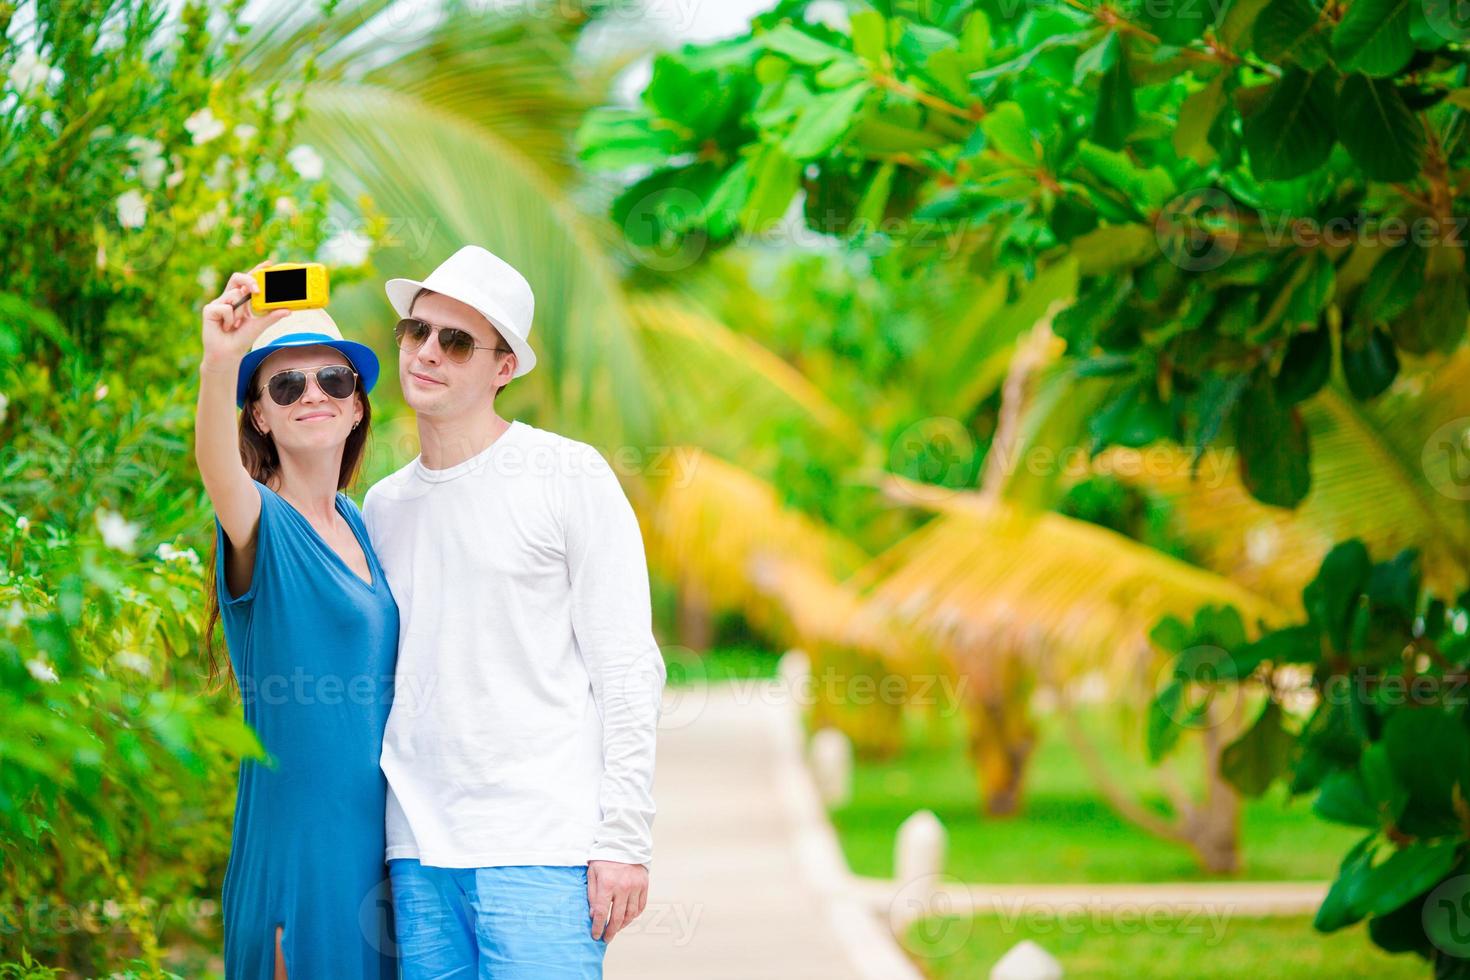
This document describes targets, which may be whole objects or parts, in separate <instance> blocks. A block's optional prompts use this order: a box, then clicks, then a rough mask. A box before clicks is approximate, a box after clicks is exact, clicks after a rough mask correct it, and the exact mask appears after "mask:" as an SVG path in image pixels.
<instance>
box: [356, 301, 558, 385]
mask: <svg viewBox="0 0 1470 980" xmlns="http://www.w3.org/2000/svg"><path fill="white" fill-rule="evenodd" d="M383 289H384V291H386V292H387V294H388V302H390V303H392V304H393V309H394V310H396V311H397V313H398V315H399V316H411V315H412V314H410V313H409V310H410V309H411V308H412V306H413V298H414V297H415V296H416V295H418V291H419V290H420V289H428V290H429V291H430V292H435V293H439V294H440V295H443V296H448V297H449V298H450V299H454V300H459V302H461V303H463V304H464V305H466V306H469V307H473V308H474V309H476V310H479V311H480V313H481V315H483V316H484V317H485V319H487V320H489V321H490V325H491V326H492V327H494V328H495V329H496V331H497V332H498V333H499V334H500V336H502V337H504V338H505V342H506V343H507V344H509V345H510V349H511V350H513V351H515V354H516V373H515V374H513V375H511V377H512V378H519V377H520V376H521V375H523V374H525V373H526V372H527V371H529V370H531V368H533V367H535V366H536V352H535V351H533V350H532V349H531V345H530V344H528V343H526V341H524V340H522V339H521V338H520V337H518V336H517V335H516V334H515V332H514V331H513V330H510V329H508V328H507V327H505V326H504V323H505V322H506V321H507V320H508V319H509V318H508V317H506V316H504V315H503V314H502V313H501V312H500V311H499V310H497V309H494V308H493V307H492V308H490V309H486V308H485V307H484V306H483V305H481V304H480V303H479V302H474V301H471V300H469V299H466V298H465V297H463V296H456V295H455V294H454V291H453V290H449V289H436V288H434V287H433V286H427V287H426V286H425V285H424V284H423V282H422V281H420V280H418V279H389V280H388V281H387V282H386V283H384V284H383Z"/></svg>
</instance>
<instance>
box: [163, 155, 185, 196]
mask: <svg viewBox="0 0 1470 980" xmlns="http://www.w3.org/2000/svg"><path fill="white" fill-rule="evenodd" d="M168 162H169V166H170V167H172V168H173V169H171V170H169V172H168V176H167V177H165V178H163V186H164V187H168V188H174V187H178V186H179V185H180V184H182V183H183V182H184V161H183V159H182V158H181V157H180V156H179V155H178V154H177V153H173V154H170V155H169V158H168Z"/></svg>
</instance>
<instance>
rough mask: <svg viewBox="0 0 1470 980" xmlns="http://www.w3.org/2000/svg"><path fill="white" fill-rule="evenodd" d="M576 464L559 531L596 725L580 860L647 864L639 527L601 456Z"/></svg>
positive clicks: (646, 628)
mask: <svg viewBox="0 0 1470 980" xmlns="http://www.w3.org/2000/svg"><path fill="white" fill-rule="evenodd" d="M580 461H583V462H585V465H584V466H580V467H578V468H577V471H576V472H572V473H568V474H567V475H566V479H565V480H564V481H563V483H564V486H565V493H564V498H563V520H564V524H563V527H564V532H565V535H566V556H567V572H568V575H569V578H570V584H571V614H572V632H573V634H574V635H575V637H576V640H577V647H578V649H579V650H580V651H581V654H582V658H583V661H584V662H585V664H586V665H587V672H588V674H589V675H590V677H591V681H592V696H593V699H594V701H595V702H596V704H597V707H598V711H599V713H600V714H601V716H602V745H603V772H602V783H601V786H600V787H599V790H598V799H599V801H600V803H601V807H602V821H601V823H600V825H599V827H598V830H597V833H596V835H595V837H594V839H593V842H592V851H591V854H590V856H589V860H593V861H620V862H623V863H625V864H647V863H648V862H649V861H650V860H652V857H653V816H654V802H653V763H654V747H655V743H656V741H657V735H658V719H659V712H660V707H659V704H660V696H661V695H662V693H663V686H664V680H665V670H664V661H663V654H662V653H661V652H660V651H659V648H658V641H657V640H655V639H654V636H653V613H652V608H651V602H650V599H649V588H648V564H647V561H646V559H645V556H644V551H643V537H642V535H641V534H640V532H639V528H638V518H637V516H636V515H635V514H634V513H633V507H632V505H631V504H629V503H628V498H627V495H626V494H624V493H623V488H622V485H621V484H619V483H618V478H617V474H615V473H614V472H613V470H612V468H611V467H610V466H609V465H608V464H607V462H606V460H604V459H603V458H602V456H601V454H599V453H598V452H597V451H596V450H595V449H592V448H591V447H587V451H586V454H585V456H584V457H583V458H582V460H580Z"/></svg>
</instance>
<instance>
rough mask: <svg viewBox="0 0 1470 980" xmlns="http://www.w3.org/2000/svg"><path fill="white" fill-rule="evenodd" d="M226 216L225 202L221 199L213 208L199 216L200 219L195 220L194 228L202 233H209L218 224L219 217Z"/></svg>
mask: <svg viewBox="0 0 1470 980" xmlns="http://www.w3.org/2000/svg"><path fill="white" fill-rule="evenodd" d="M224 216H225V202H224V201H220V202H219V203H218V204H216V205H215V206H214V207H213V208H211V209H210V210H208V211H205V212H204V213H203V214H201V215H200V216H199V218H198V220H196V221H195V222H194V230H195V231H196V232H198V233H199V234H201V235H207V234H209V233H210V232H211V231H214V228H215V225H218V224H219V219H220V218H223V217H224Z"/></svg>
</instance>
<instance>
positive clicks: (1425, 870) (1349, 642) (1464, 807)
mask: <svg viewBox="0 0 1470 980" xmlns="http://www.w3.org/2000/svg"><path fill="white" fill-rule="evenodd" d="M1302 598H1303V604H1304V606H1305V608H1306V612H1307V619H1306V621H1305V622H1302V623H1299V624H1295V625H1291V626H1287V627H1284V628H1282V629H1276V630H1269V631H1266V632H1264V633H1263V634H1262V635H1260V636H1259V637H1258V638H1257V639H1256V640H1254V641H1251V642H1246V640H1245V631H1244V627H1243V626H1242V624H1241V622H1240V618H1239V616H1238V615H1236V614H1235V613H1234V611H1233V610H1230V609H1218V608H1212V609H1205V610H1201V612H1200V613H1199V614H1198V615H1197V616H1196V618H1195V621H1194V622H1193V623H1192V624H1185V623H1183V622H1180V621H1178V620H1175V619H1167V620H1164V621H1163V622H1161V623H1160V624H1159V626H1158V627H1157V628H1156V629H1155V631H1154V640H1155V642H1156V643H1158V644H1159V645H1160V646H1161V647H1163V648H1165V649H1167V650H1171V651H1173V652H1174V654H1175V657H1174V659H1173V661H1172V664H1171V667H1170V670H1169V673H1168V679H1167V681H1166V683H1165V684H1164V685H1163V686H1162V688H1161V689H1160V691H1159V694H1158V696H1157V697H1156V699H1155V701H1154V703H1153V705H1152V708H1151V712H1150V715H1151V720H1150V725H1149V746H1150V750H1151V752H1152V753H1153V754H1154V756H1155V757H1156V758H1157V757H1160V756H1162V755H1164V754H1166V753H1167V752H1168V751H1170V749H1171V748H1172V747H1173V745H1174V744H1176V743H1177V741H1178V738H1179V735H1180V734H1181V733H1182V731H1184V730H1186V729H1187V728H1189V727H1191V726H1195V725H1199V724H1204V723H1208V716H1207V714H1206V709H1205V708H1204V706H1205V705H1207V704H1208V703H1210V701H1211V700H1212V699H1214V698H1216V697H1219V696H1221V695H1222V694H1224V695H1230V694H1232V693H1233V692H1234V691H1236V690H1239V689H1242V688H1244V689H1256V690H1259V691H1262V692H1264V694H1265V695H1266V696H1265V699H1264V704H1263V706H1262V707H1261V709H1260V714H1259V715H1258V716H1257V717H1256V719H1255V721H1254V722H1253V723H1252V724H1251V725H1250V727H1249V728H1248V729H1247V730H1246V731H1245V732H1244V734H1242V735H1241V736H1240V737H1239V739H1237V740H1236V741H1235V742H1234V743H1232V744H1231V745H1230V746H1229V747H1227V748H1226V750H1225V752H1224V753H1223V755H1222V770H1223V773H1224V775H1225V777H1226V778H1227V779H1228V780H1230V782H1232V783H1233V784H1234V785H1235V787H1236V788H1237V789H1238V790H1240V791H1241V792H1242V793H1246V794H1249V795H1260V794H1262V793H1264V792H1265V791H1266V790H1267V788H1269V787H1270V786H1271V785H1272V783H1274V782H1275V781H1276V780H1278V779H1282V780H1285V781H1286V782H1287V784H1288V786H1289V788H1290V791H1291V792H1292V793H1293V794H1313V797H1314V799H1313V804H1312V808H1313V811H1314V812H1315V813H1316V814H1317V815H1318V816H1320V817H1322V818H1323V819H1325V820H1329V821H1332V822H1334V823H1341V824H1346V825H1348V826H1353V827H1361V828H1363V830H1364V831H1365V834H1364V836H1363V838H1362V840H1361V841H1359V842H1358V844H1356V845H1355V846H1354V847H1353V848H1352V850H1351V851H1349V853H1348V854H1347V856H1346V857H1345V858H1344V860H1343V862H1342V866H1341V868H1340V870H1339V872H1338V877H1337V880H1336V881H1335V882H1334V883H1333V885H1332V888H1331V890H1330V892H1329V893H1328V895H1327V898H1326V900H1325V901H1324V902H1323V904H1322V907H1321V908H1320V909H1319V910H1318V912H1317V918H1316V926H1317V928H1318V929H1320V930H1322V931H1323V932H1333V931H1335V930H1338V929H1342V928H1345V927H1347V926H1350V925H1353V924H1354V923H1357V922H1360V921H1362V920H1364V919H1367V920H1368V931H1369V934H1370V935H1371V936H1372V938H1373V940H1374V941H1375V942H1376V943H1377V944H1378V945H1380V946H1382V947H1383V948H1384V949H1387V950H1389V951H1391V952H1413V953H1416V954H1418V955H1420V956H1423V957H1424V958H1425V959H1427V960H1430V961H1431V962H1433V964H1434V970H1435V976H1437V977H1464V976H1470V938H1467V934H1466V932H1465V923H1464V922H1463V921H1462V917H1463V915H1464V913H1465V910H1466V908H1467V907H1470V906H1467V905H1466V901H1467V899H1470V848H1467V846H1466V844H1467V840H1470V802H1467V794H1470V593H1464V594H1461V595H1459V596H1457V597H1454V598H1453V599H1451V600H1445V599H1443V598H1439V597H1434V596H1430V595H1425V594H1423V592H1422V589H1421V585H1420V575H1419V569H1418V556H1417V555H1416V554H1415V553H1413V552H1411V551H1406V552H1403V553H1401V554H1399V555H1398V556H1396V557H1395V558H1393V559H1391V560H1389V561H1382V562H1378V563H1374V562H1373V561H1372V560H1371V559H1370V558H1369V555H1368V551H1367V549H1366V548H1365V547H1364V546H1363V545H1362V543H1361V542H1358V541H1356V540H1354V541H1348V542H1345V543H1343V544H1340V545H1338V546H1337V547H1336V548H1334V549H1333V550H1332V551H1331V552H1330V553H1329V554H1328V555H1327V557H1326V558H1325V559H1324V560H1323V562H1322V566H1321V569H1320V571H1319V572H1318V574H1317V577H1316V578H1315V579H1314V580H1313V581H1312V582H1311V583H1310V584H1309V585H1308V586H1307V587H1306V589H1305V590H1304V592H1303V595H1302ZM1303 713H1305V717H1304V718H1299V717H1298V716H1299V715H1301V714H1303Z"/></svg>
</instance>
